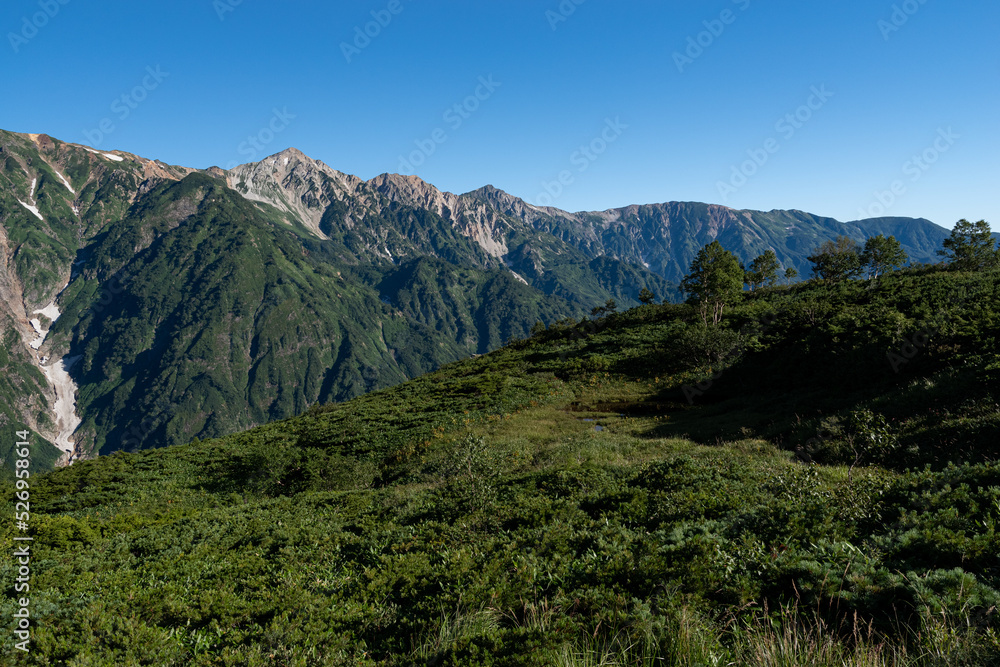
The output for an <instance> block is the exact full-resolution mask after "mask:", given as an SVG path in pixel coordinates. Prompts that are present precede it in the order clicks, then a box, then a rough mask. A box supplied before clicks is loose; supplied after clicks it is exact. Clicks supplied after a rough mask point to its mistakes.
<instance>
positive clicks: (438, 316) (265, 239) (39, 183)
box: [0, 132, 945, 469]
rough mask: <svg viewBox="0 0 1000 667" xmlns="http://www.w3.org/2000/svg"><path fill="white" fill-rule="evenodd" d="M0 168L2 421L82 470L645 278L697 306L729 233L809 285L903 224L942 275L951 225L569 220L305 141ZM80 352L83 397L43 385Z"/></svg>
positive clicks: (63, 151)
mask: <svg viewBox="0 0 1000 667" xmlns="http://www.w3.org/2000/svg"><path fill="white" fill-rule="evenodd" d="M0 161H2V164H0V167H2V168H0V175H2V180H0V246H2V248H3V249H4V252H3V253H0V254H2V257H0V263H2V265H0V311H2V314H0V315H2V316H0V341H3V343H4V346H5V352H6V358H7V359H8V360H9V361H8V364H7V370H9V371H10V373H9V375H11V376H12V377H13V378H14V379H12V380H10V381H8V386H6V387H3V388H0V415H3V416H4V417H3V418H5V419H8V420H11V421H12V422H16V423H18V424H23V425H25V426H27V427H28V428H30V429H31V430H33V431H35V432H37V433H38V434H39V435H40V436H42V437H43V438H45V439H46V440H48V441H50V442H61V443H64V446H65V444H66V443H70V444H69V447H70V448H72V447H73V446H74V444H73V443H74V442H75V447H76V450H77V451H76V455H77V456H89V455H94V454H97V453H99V452H104V453H107V452H109V451H112V450H115V449H118V448H127V449H135V448H144V447H156V446H161V445H165V444H176V443H182V442H185V441H187V440H189V439H191V438H193V437H202V438H205V437H216V436H219V435H222V434H225V433H230V432H233V431H237V430H240V429H245V428H248V427H251V426H254V425H258V424H263V423H266V422H268V421H272V420H274V419H281V418H285V417H289V416H292V415H296V414H300V413H301V412H302V411H304V410H305V409H306V408H307V407H308V406H309V405H312V404H313V403H316V402H327V401H332V400H345V399H348V398H351V397H354V396H358V395H360V394H362V393H364V392H367V391H371V390H373V389H378V388H383V387H387V386H390V385H393V384H396V383H398V382H402V381H403V380H405V379H407V378H411V377H414V376H416V375H419V374H421V373H423V372H426V371H428V370H431V369H433V368H436V367H438V366H440V365H441V364H444V363H448V362H451V361H455V360H457V359H461V358H463V357H464V356H467V355H470V354H481V353H484V352H487V351H489V350H492V349H495V348H496V347H498V346H499V345H500V344H502V343H503V342H504V341H506V340H508V339H509V338H511V337H515V338H516V337H521V336H524V335H526V334H527V332H528V331H529V330H530V329H531V327H532V326H533V325H534V324H535V323H536V322H538V321H542V322H544V323H546V324H548V323H552V322H556V321H559V320H562V319H564V318H567V317H571V316H573V317H580V316H581V315H583V314H585V313H588V312H590V311H591V309H592V308H594V307H595V306H598V305H601V304H604V303H605V302H606V301H607V300H609V299H614V300H615V301H616V302H617V303H618V304H619V305H620V306H621V307H629V306H633V305H636V303H637V301H636V298H637V295H638V294H639V291H640V290H641V289H642V288H644V287H645V288H649V289H651V290H652V291H653V292H654V293H655V294H656V295H657V296H658V297H659V298H660V299H664V298H665V299H668V300H677V298H678V294H677V291H676V284H677V283H678V282H679V280H680V278H681V276H682V275H683V273H684V271H686V269H687V266H688V265H689V263H690V261H691V258H692V257H693V256H694V253H695V252H696V251H697V250H698V248H700V247H701V246H702V245H703V244H704V243H706V242H708V241H710V240H713V239H714V238H719V239H721V240H722V241H723V243H725V244H726V245H727V247H731V248H733V249H734V250H735V251H736V252H737V253H738V254H739V255H740V256H741V258H743V259H744V260H749V259H752V257H754V256H755V255H757V254H759V253H761V252H763V251H764V250H765V249H768V248H774V249H775V250H776V252H777V253H778V256H779V258H780V259H781V260H782V261H783V262H784V263H785V264H786V265H792V266H797V267H798V268H799V269H800V271H802V272H805V268H806V267H805V260H804V258H805V256H806V255H808V254H809V252H810V251H811V250H812V248H813V247H815V245H817V244H818V243H820V242H821V241H823V240H826V239H829V238H833V237H834V236H836V235H837V234H838V233H848V234H849V235H851V236H854V237H856V238H863V237H864V236H865V235H866V234H867V233H868V231H869V230H871V231H875V230H877V231H880V232H884V233H894V234H896V235H897V237H898V238H900V239H901V241H902V242H903V243H904V246H905V247H906V249H907V251H908V252H909V253H910V255H911V257H913V258H914V259H915V260H920V261H923V260H931V259H933V253H934V252H935V251H936V250H937V248H938V247H939V246H940V240H941V238H943V236H944V233H945V232H944V230H942V229H941V228H938V227H936V226H934V225H932V224H930V223H928V222H927V221H921V220H903V219H883V220H876V221H865V222H861V223H848V224H843V223H839V222H837V221H834V220H831V219H829V218H819V217H816V216H812V215H810V214H806V213H802V212H798V211H772V212H770V213H762V212H753V211H735V210H732V209H727V208H724V207H719V206H710V205H706V204H681V203H671V204H655V205H648V206H632V207H626V208H622V209H614V210H609V211H603V212H591V213H567V212H565V211H559V210H557V209H547V208H538V207H534V206H531V205H528V204H526V203H525V202H523V201H521V200H519V199H517V198H515V197H512V196H510V195H508V194H506V193H503V192H502V191H500V190H497V189H495V188H492V187H485V188H482V189H480V190H477V191H474V192H471V193H466V194H464V195H455V194H451V193H447V192H441V191H439V190H437V189H436V188H434V187H433V186H431V185H430V184H428V183H425V182H424V181H422V180H420V179H419V178H416V177H412V176H411V177H404V176H399V175H392V174H386V175H382V176H379V177H376V178H373V179H371V180H369V181H363V180H361V179H359V178H357V177H355V176H350V175H347V174H343V173H341V172H338V171H336V170H334V169H332V168H330V167H329V166H327V165H325V164H323V163H322V162H319V161H317V160H313V159H311V158H309V157H308V156H305V155H303V154H302V153H301V152H299V151H297V150H295V149H288V150H286V151H282V152H281V153H278V154H276V155H274V156H271V157H270V158H267V159H265V160H262V161H260V162H258V163H253V164H248V165H241V166H239V167H237V168H235V169H233V170H230V171H223V170H221V169H217V168H212V169H209V170H206V171H197V170H192V169H187V168H183V167H175V166H170V165H166V164H163V163H161V162H158V161H154V160H149V159H146V158H142V157H140V156H136V155H133V154H130V153H126V152H122V151H114V152H111V153H107V152H100V151H94V150H92V149H89V148H87V147H84V146H78V145H74V144H66V143H63V142H60V141H58V140H56V139H53V138H51V137H48V136H46V135H21V134H14V133H9V132H0ZM40 310H46V312H49V313H50V314H51V313H53V312H55V310H58V311H60V312H62V314H63V315H62V317H60V318H59V319H58V321H56V322H55V324H53V325H52V326H51V328H50V329H49V328H47V327H48V321H47V320H46V321H45V322H44V323H43V322H42V321H41V320H39V321H38V324H39V326H41V325H42V324H44V325H45V327H44V328H42V329H41V330H42V331H43V333H44V332H45V331H47V332H48V333H47V334H45V336H44V339H43V340H41V341H40V342H38V350H37V352H36V351H35V350H34V349H32V348H31V347H30V344H31V343H32V342H35V338H36V336H37V335H38V334H37V333H36V329H35V328H34V327H35V325H34V324H32V322H31V320H32V319H37V318H36V316H38V317H44V316H43V315H39V314H38V312H37V311H40ZM63 362H65V363H66V364H68V368H69V370H68V373H69V376H70V378H71V380H72V381H73V382H75V387H71V388H70V389H69V390H67V389H66V387H65V386H63V387H62V388H61V389H57V386H56V384H55V382H54V381H49V380H47V379H46V375H45V373H49V374H51V373H52V372H53V369H56V368H59V367H60V364H61V363H63ZM74 389H75V391H74ZM58 391H62V392H63V395H64V402H63V404H62V407H61V408H60V407H57V401H58V396H59V394H58V393H57V392H58ZM67 391H69V394H70V396H71V397H75V400H76V404H75V412H73V411H70V413H67V412H66V405H65V394H66V392H67ZM71 407H72V406H71ZM74 415H75V416H77V417H79V419H80V420H82V423H81V425H80V426H79V428H77V427H76V426H75V423H76V422H75V420H74V419H72V417H73V416H74ZM49 453H50V455H51V456H50V458H54V457H56V456H58V454H57V453H56V452H54V451H50V452H49ZM2 454H3V451H2V448H0V457H2ZM6 463H7V466H8V469H9V465H10V460H7V461H6Z"/></svg>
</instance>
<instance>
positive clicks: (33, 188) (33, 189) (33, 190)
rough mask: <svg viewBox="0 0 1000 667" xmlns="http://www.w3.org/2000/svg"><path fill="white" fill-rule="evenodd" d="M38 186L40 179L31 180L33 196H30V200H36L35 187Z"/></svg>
mask: <svg viewBox="0 0 1000 667" xmlns="http://www.w3.org/2000/svg"><path fill="white" fill-rule="evenodd" d="M36 185H38V179H37V178H33V179H31V194H30V195H28V199H34V198H35V186H36Z"/></svg>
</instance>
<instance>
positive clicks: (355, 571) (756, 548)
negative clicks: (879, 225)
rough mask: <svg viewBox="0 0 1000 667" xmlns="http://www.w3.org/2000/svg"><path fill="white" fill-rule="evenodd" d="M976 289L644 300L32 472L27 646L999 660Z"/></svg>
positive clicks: (959, 278) (419, 659)
mask: <svg viewBox="0 0 1000 667" xmlns="http://www.w3.org/2000/svg"><path fill="white" fill-rule="evenodd" d="M419 272H420V268H419V267H417V268H415V269H414V272H413V273H414V274H419ZM446 275H447V272H446ZM402 284H404V285H406V284H410V283H405V282H404V283H402ZM403 291H405V290H403V289H400V292H399V293H402V292H403ZM998 291H1000V273H998V272H992V273H982V274H977V275H971V274H958V273H949V272H942V271H926V270H925V271H911V272H908V273H907V272H904V273H897V274H892V275H889V276H885V277H883V278H882V279H881V280H880V281H878V282H877V283H867V282H847V283H843V284H840V285H837V286H832V287H831V286H824V285H820V284H816V283H808V284H803V285H800V286H796V287H793V288H780V289H773V290H762V291H760V292H758V293H755V294H753V295H747V296H746V297H745V298H744V300H743V301H742V302H741V303H740V304H738V305H736V306H735V307H734V308H733V309H732V310H731V311H729V312H728V314H727V315H726V317H725V318H724V319H723V322H722V324H721V325H720V326H719V327H717V328H716V327H712V328H708V327H705V326H704V325H703V324H701V323H700V322H701V320H700V317H699V316H698V314H697V312H696V311H695V309H694V308H693V307H691V306H687V305H662V306H644V307H641V308H637V309H634V310H631V311H628V312H626V313H622V314H618V315H614V316H610V317H608V318H604V319H601V320H597V321H592V322H584V323H581V324H578V325H575V326H569V325H568V324H566V323H561V324H559V325H556V326H550V327H549V328H548V329H547V330H546V331H544V332H539V333H537V334H536V335H535V336H534V337H532V338H531V339H530V340H527V341H521V342H518V343H516V344H514V345H511V346H508V347H505V348H503V349H501V350H498V351H496V352H493V353H491V354H488V355H486V356H483V357H481V358H478V359H472V360H465V361H460V362H457V363H453V364H449V365H447V366H445V367H444V368H442V369H440V370H439V371H436V372H433V373H430V374H428V375H424V376H421V377H419V378H417V379H415V380H411V381H409V382H406V383H403V384H401V385H398V386H395V387H393V388H389V389H386V390H382V391H377V392H374V393H370V394H367V395H365V396H361V397H359V398H356V399H354V400H352V401H349V402H346V403H341V404H337V405H328V406H324V407H321V408H314V409H312V410H310V411H309V412H308V413H307V414H304V415H302V416H300V417H296V418H294V419H289V420H284V421H280V422H276V423H273V424H269V425H267V426H262V427H259V428H256V429H254V430H251V431H248V432H246V433H241V434H237V435H232V436H226V437H222V438H217V439H212V440H208V441H200V442H193V443H191V444H189V445H184V446H177V447H170V448H166V449H159V450H155V451H150V452H143V453H140V454H124V453H119V454H116V455H114V456H109V457H102V458H100V459H98V460H94V461H85V462H81V463H79V464H76V465H74V466H72V467H71V468H68V469H64V470H60V471H57V472H54V473H51V474H46V475H42V476H38V477H33V478H32V503H33V510H34V514H33V518H32V521H33V526H34V528H33V535H34V538H35V542H34V547H33V548H34V549H35V550H36V551H35V556H34V560H33V566H32V567H33V572H34V577H35V578H34V580H33V583H32V605H33V619H35V623H36V624H37V625H36V626H35V628H34V632H35V634H34V637H35V644H34V645H33V652H32V653H31V654H30V655H28V656H23V662H24V663H25V664H32V665H43V664H59V663H60V662H63V661H65V662H66V663H67V664H86V663H88V662H89V663H92V664H104V663H106V664H112V663H114V664H129V663H133V662H134V663H142V662H147V663H152V664H159V665H171V664H177V665H181V664H185V665H211V664H243V665H269V664H289V665H312V664H325V665H341V664H342V665H418V664H419V665H425V664H438V665H505V666H516V665H553V664H573V665H575V664H596V663H599V662H603V663H604V664H610V663H616V664H668V665H682V664H692V663H695V664H760V663H761V661H762V660H765V657H766V656H773V658H767V659H768V660H773V661H775V662H776V661H778V660H783V661H784V662H780V663H778V664H821V665H834V664H837V665H840V664H845V662H846V663H847V664H905V665H936V664H963V665H992V664H996V662H997V661H998V660H1000V642H998V639H997V634H996V627H997V617H996V613H997V612H996V609H997V606H998V604H1000V570H998V569H997V567H996V553H997V550H998V548H1000V538H998V535H997V532H996V526H997V524H998V523H1000V468H998V466H997V463H996V459H997V455H998V453H1000V450H998V448H997V443H998V442H1000V439H998V437H997V436H998V435H1000V405H998V403H997V398H996V397H997V395H998V389H1000V386H998V379H1000V377H998V369H1000V357H998V356H997V353H996V350H997V345H996V343H997V337H998V334H1000V329H998V322H1000V320H998V314H997V310H996V307H995V304H996V303H998V299H997V296H998ZM907 346H909V347H907ZM900 358H902V359H904V360H905V363H904V362H900V361H899V359H900ZM2 493H3V496H4V497H6V498H9V497H11V494H12V493H13V490H12V489H11V488H9V485H8V487H7V488H6V490H3V491H2ZM0 531H2V533H0V539H2V540H4V544H5V546H7V547H9V546H11V542H10V540H11V538H12V536H13V532H12V531H13V528H12V527H11V526H10V524H9V522H8V523H7V524H4V525H3V526H0ZM13 568H14V565H13V564H11V563H10V562H9V559H8V562H6V563H0V571H2V573H3V576H5V577H7V578H8V580H11V579H12V578H13V577H14V570H13ZM95 591H99V592H100V594H99V595H96V594H95ZM3 604H4V613H8V612H11V613H12V612H13V606H14V605H13V594H12V593H10V592H8V594H7V596H6V597H5V598H4V601H3ZM2 650H3V651H4V652H5V653H4V655H5V656H8V657H10V656H13V649H12V648H11V647H10V646H9V644H8V645H6V646H5V647H4V648H3V649H2ZM766 664H771V663H766Z"/></svg>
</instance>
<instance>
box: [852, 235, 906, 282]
mask: <svg viewBox="0 0 1000 667" xmlns="http://www.w3.org/2000/svg"><path fill="white" fill-rule="evenodd" d="M909 259H910V258H909V256H908V255H907V254H906V251H905V250H903V246H902V245H901V244H900V243H899V241H897V240H896V237H895V236H890V237H889V238H886V237H885V236H883V235H882V234H879V235H878V236H872V237H871V238H869V239H868V240H867V241H865V249H864V251H863V252H862V253H861V265H862V266H863V267H865V268H867V269H868V277H869V278H878V277H879V276H880V275H882V274H883V273H888V272H889V271H895V270H896V269H898V268H900V267H901V266H903V265H904V264H906V262H907V261H909Z"/></svg>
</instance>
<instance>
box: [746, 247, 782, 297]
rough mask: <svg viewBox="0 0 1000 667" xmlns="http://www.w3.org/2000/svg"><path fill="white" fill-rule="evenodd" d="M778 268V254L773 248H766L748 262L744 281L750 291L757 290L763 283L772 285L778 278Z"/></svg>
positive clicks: (779, 265)
mask: <svg viewBox="0 0 1000 667" xmlns="http://www.w3.org/2000/svg"><path fill="white" fill-rule="evenodd" d="M780 268H781V264H780V263H779V262H778V255H777V254H776V253H775V252H774V251H773V250H768V251H766V252H765V253H764V254H763V255H761V256H760V257H758V258H757V259H755V260H754V261H753V262H751V263H750V268H749V269H747V271H746V277H745V278H744V282H745V283H746V284H747V285H749V286H750V291H755V290H758V289H760V288H761V287H764V286H765V285H767V286H770V285H773V284H774V282H775V281H776V280H777V279H778V269H780Z"/></svg>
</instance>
